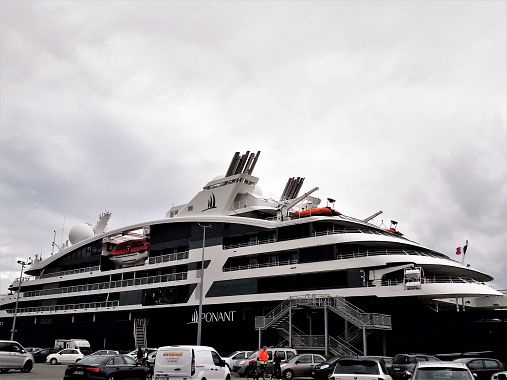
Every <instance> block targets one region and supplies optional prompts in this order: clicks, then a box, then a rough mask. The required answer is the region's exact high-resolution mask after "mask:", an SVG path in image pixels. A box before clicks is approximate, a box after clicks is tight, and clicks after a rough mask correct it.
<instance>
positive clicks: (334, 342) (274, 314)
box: [255, 295, 392, 355]
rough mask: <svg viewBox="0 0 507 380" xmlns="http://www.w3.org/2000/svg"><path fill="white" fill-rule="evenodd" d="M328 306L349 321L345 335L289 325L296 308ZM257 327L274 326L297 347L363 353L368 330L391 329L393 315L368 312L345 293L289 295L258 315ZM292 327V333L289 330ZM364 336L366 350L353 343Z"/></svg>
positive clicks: (342, 353)
mask: <svg viewBox="0 0 507 380" xmlns="http://www.w3.org/2000/svg"><path fill="white" fill-rule="evenodd" d="M302 307H305V308H326V309H327V310H329V311H331V312H333V313H334V314H336V315H338V316H339V317H340V318H343V319H344V320H346V321H348V322H350V323H351V324H352V325H353V327H351V328H349V329H348V330H347V331H346V333H345V337H330V336H328V337H327V345H326V336H324V335H306V334H305V333H304V332H303V331H302V330H300V329H299V328H297V327H296V326H294V325H292V326H289V323H290V322H289V320H290V313H291V311H292V310H293V309H297V308H302ZM255 328H256V329H258V330H259V334H260V331H261V330H266V329H268V328H274V329H276V330H277V331H278V333H279V334H280V335H281V336H282V337H283V338H284V339H285V340H288V341H289V342H291V345H292V346H293V347H294V348H296V349H314V350H324V349H328V350H329V351H331V352H332V353H334V354H335V355H360V354H363V353H365V351H366V341H365V340H366V330H391V328H392V327H391V316H390V315H386V314H378V313H365V312H364V311H362V310H361V309H359V308H358V307H356V306H354V305H353V304H352V303H350V302H348V301H346V300H345V299H344V298H342V297H332V296H329V295H304V296H294V297H290V298H287V299H286V300H285V301H283V302H282V303H280V304H279V305H278V306H276V307H275V308H274V309H273V310H271V311H270V312H269V313H268V314H266V315H265V316H257V317H255ZM289 331H290V333H289ZM359 338H362V339H363V351H360V350H359V349H357V348H356V347H355V346H354V343H357V341H358V340H359Z"/></svg>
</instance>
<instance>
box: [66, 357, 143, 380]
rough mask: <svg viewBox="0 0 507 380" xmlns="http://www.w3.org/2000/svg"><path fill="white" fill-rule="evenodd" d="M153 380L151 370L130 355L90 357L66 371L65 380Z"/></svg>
mask: <svg viewBox="0 0 507 380" xmlns="http://www.w3.org/2000/svg"><path fill="white" fill-rule="evenodd" d="M84 378H86V379H96V380H99V379H132V380H134V379H135V380H145V379H147V378H150V379H151V371H150V369H149V368H146V367H143V366H141V365H139V364H137V363H136V361H135V360H134V359H133V358H132V357H130V356H129V355H88V356H87V357H85V358H84V359H82V360H80V361H79V362H78V363H74V364H70V365H69V366H67V368H66V369H65V376H64V380H74V379H84Z"/></svg>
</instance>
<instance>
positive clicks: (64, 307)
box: [5, 301, 120, 314]
mask: <svg viewBox="0 0 507 380" xmlns="http://www.w3.org/2000/svg"><path fill="white" fill-rule="evenodd" d="M119 305H120V301H102V302H87V303H75V304H68V305H54V306H37V307H23V308H19V309H18V311H17V313H16V314H23V313H44V312H55V311H66V310H82V309H102V308H108V307H116V306H119ZM5 311H6V312H7V313H9V314H14V309H7V310H5Z"/></svg>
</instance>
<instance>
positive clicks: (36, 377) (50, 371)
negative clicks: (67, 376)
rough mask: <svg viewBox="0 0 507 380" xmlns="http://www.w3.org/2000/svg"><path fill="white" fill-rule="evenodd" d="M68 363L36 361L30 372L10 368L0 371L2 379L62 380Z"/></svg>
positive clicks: (0, 379)
mask: <svg viewBox="0 0 507 380" xmlns="http://www.w3.org/2000/svg"><path fill="white" fill-rule="evenodd" d="M65 368H67V365H66V364H57V365H49V364H44V363H35V365H34V366H33V368H32V370H31V371H30V372H29V373H21V372H19V371H15V370H12V369H11V370H10V371H9V372H7V373H0V380H11V379H12V380H14V379H16V380H20V379H27V380H28V379H33V380H62V379H63V375H64V373H65Z"/></svg>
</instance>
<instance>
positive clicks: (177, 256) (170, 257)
mask: <svg viewBox="0 0 507 380" xmlns="http://www.w3.org/2000/svg"><path fill="white" fill-rule="evenodd" d="M183 259H188V251H184V252H177V253H169V254H167V255H162V256H154V257H150V258H149V260H148V263H149V264H160V263H166V262H168V261H175V260H183Z"/></svg>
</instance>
